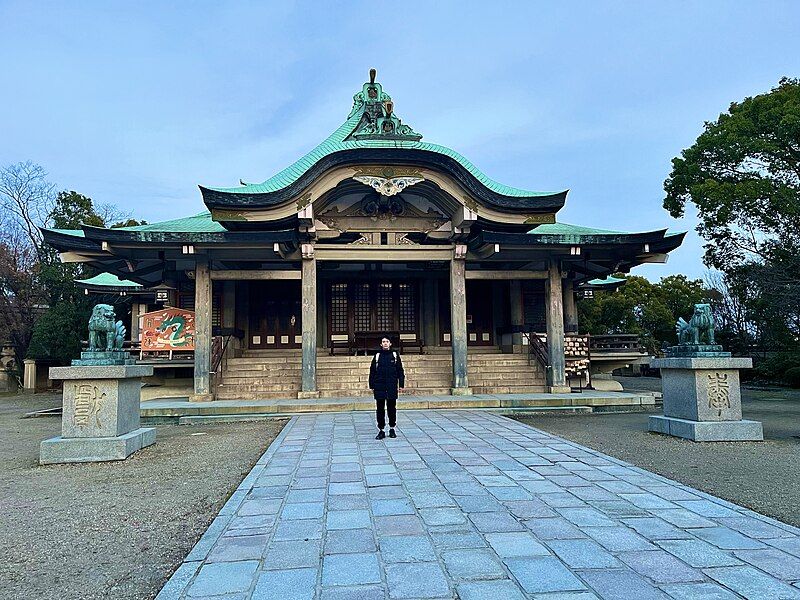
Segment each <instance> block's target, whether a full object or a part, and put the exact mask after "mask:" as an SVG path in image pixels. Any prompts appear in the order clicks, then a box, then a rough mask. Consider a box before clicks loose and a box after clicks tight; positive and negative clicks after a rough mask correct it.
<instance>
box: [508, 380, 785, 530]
mask: <svg viewBox="0 0 800 600" xmlns="http://www.w3.org/2000/svg"><path fill="white" fill-rule="evenodd" d="M619 380H620V381H622V382H623V386H624V387H625V388H626V389H637V390H657V391H660V390H661V380H660V379H655V378H640V377H636V378H633V377H631V378H619ZM742 412H743V415H744V418H745V419H753V420H756V421H761V422H762V423H763V427H764V438H765V441H763V442H713V443H695V442H690V441H686V440H682V439H678V438H673V437H669V436H665V435H659V434H656V433H648V431H647V417H648V415H649V414H661V410H660V408H659V409H657V410H654V411H651V412H650V413H621V414H620V413H606V414H603V413H595V414H588V415H573V416H547V417H544V416H543V417H535V418H524V419H521V420H522V421H523V422H525V423H528V424H529V425H532V426H533V427H538V428H539V429H543V430H545V431H547V432H550V433H553V434H555V435H559V436H561V437H564V438H567V439H569V440H572V441H575V442H578V443H580V444H583V445H585V446H589V447H590V448H594V449H596V450H600V451H601V452H605V453H606V454H610V455H611V456H614V457H616V458H619V459H621V460H624V461H627V462H630V463H633V464H635V465H637V466H639V467H643V468H645V469H649V470H651V471H654V472H656V473H658V474H660V475H663V476H664V477H669V478H670V479H674V480H676V481H680V482H682V483H684V484H686V485H690V486H692V487H696V488H698V489H701V490H703V491H705V492H707V493H709V494H714V495H715V496H719V497H721V498H724V499H726V500H729V501H731V502H735V503H737V504H741V505H743V506H746V507H748V508H751V509H753V510H755V511H757V512H760V513H762V514H765V515H769V516H771V517H774V518H776V519H779V520H781V521H783V522H785V523H791V524H792V525H795V526H799V527H800V503H798V498H800V477H798V473H800V390H789V389H781V388H774V389H754V388H747V387H746V388H743V389H742Z"/></svg>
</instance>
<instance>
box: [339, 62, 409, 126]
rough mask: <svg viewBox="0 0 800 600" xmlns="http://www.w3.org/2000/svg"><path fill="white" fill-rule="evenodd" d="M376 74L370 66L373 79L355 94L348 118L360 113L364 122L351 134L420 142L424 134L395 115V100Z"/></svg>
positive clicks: (370, 76) (361, 121)
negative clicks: (385, 90)
mask: <svg viewBox="0 0 800 600" xmlns="http://www.w3.org/2000/svg"><path fill="white" fill-rule="evenodd" d="M376 75H377V71H376V70H375V69H370V70H369V82H367V83H365V84H364V85H363V87H362V88H361V91H360V92H359V93H358V94H356V95H355V96H353V109H352V110H351V111H350V114H349V115H348V116H347V118H348V119H350V118H351V117H354V116H360V121H359V123H358V125H356V127H355V129H354V130H353V132H352V133H351V134H350V136H352V137H353V138H355V139H357V140H359V139H371V138H379V139H395V140H407V141H419V140H420V139H421V138H422V136H421V135H420V134H418V133H417V132H416V131H414V130H413V129H411V127H409V126H408V125H404V124H403V123H402V122H401V121H400V119H398V118H397V116H396V115H395V114H394V102H392V98H391V96H389V94H387V93H386V92H384V91H383V86H381V84H380V83H377V82H376V81H375V76H376Z"/></svg>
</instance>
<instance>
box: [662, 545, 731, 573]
mask: <svg viewBox="0 0 800 600" xmlns="http://www.w3.org/2000/svg"><path fill="white" fill-rule="evenodd" d="M656 544H658V545H659V546H661V547H662V548H663V549H664V550H666V551H667V552H669V553H670V554H673V555H674V556H677V557H678V558H679V559H681V560H682V561H683V562H685V563H686V564H688V565H690V566H692V567H695V568H705V567H728V566H734V565H740V564H742V561H740V560H738V559H736V558H735V557H734V556H733V554H732V553H731V552H729V551H725V550H720V549H719V548H717V547H716V546H712V545H711V544H709V543H708V542H704V541H703V540H657V541H656Z"/></svg>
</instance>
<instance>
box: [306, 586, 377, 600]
mask: <svg viewBox="0 0 800 600" xmlns="http://www.w3.org/2000/svg"><path fill="white" fill-rule="evenodd" d="M320 598H321V600H384V599H385V598H386V590H385V589H384V588H383V587H381V586H377V585H367V586H359V587H333V588H322V595H321V596H320Z"/></svg>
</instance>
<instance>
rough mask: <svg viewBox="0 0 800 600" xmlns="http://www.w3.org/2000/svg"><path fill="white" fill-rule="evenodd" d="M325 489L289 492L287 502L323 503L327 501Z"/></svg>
mask: <svg viewBox="0 0 800 600" xmlns="http://www.w3.org/2000/svg"><path fill="white" fill-rule="evenodd" d="M325 494H326V490H325V488H312V489H307V490H289V493H288V494H286V502H288V503H292V504H295V503H298V502H323V501H324V500H325Z"/></svg>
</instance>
